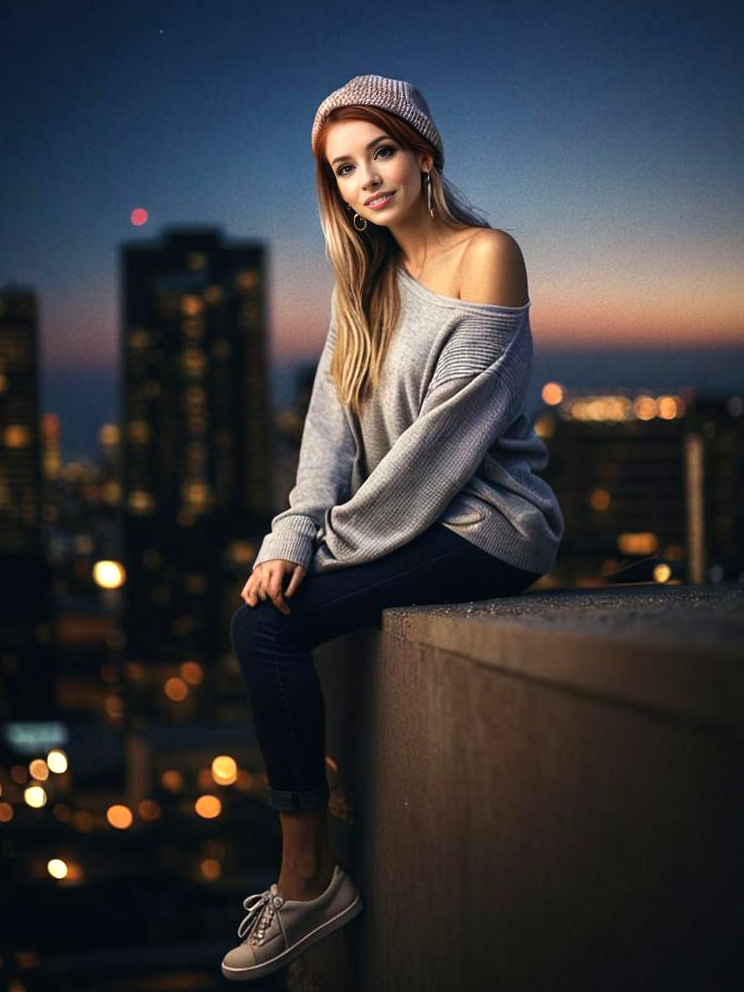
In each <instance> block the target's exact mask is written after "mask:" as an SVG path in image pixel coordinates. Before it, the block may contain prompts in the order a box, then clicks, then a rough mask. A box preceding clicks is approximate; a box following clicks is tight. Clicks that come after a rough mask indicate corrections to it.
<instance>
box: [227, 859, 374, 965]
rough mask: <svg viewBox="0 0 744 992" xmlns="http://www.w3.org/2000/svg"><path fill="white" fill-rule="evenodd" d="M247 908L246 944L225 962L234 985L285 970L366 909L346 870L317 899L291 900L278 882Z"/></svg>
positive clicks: (252, 898)
mask: <svg viewBox="0 0 744 992" xmlns="http://www.w3.org/2000/svg"><path fill="white" fill-rule="evenodd" d="M243 906H244V907H245V909H247V910H248V915H247V916H246V917H245V919H244V920H243V921H242V923H241V924H240V926H239V927H238V937H242V938H243V942H242V943H241V944H240V945H239V946H238V947H234V948H233V949H232V950H231V951H228V952H227V954H226V955H225V957H224V958H223V959H222V974H223V975H224V976H225V978H229V979H231V980H232V981H234V982H250V981H251V980H252V979H254V978H263V977H264V975H268V974H269V973H270V972H272V971H277V970H278V969H279V968H283V967H284V966H285V965H287V964H289V962H290V961H293V960H294V959H295V958H296V957H297V956H298V955H299V954H302V952H303V951H304V950H306V949H307V948H308V947H310V946H311V945H312V944H314V943H315V942H316V941H318V940H322V939H323V937H327V936H328V934H329V933H333V931H334V930H338V929H339V928H340V927H342V926H344V924H345V923H348V922H349V921H350V920H353V919H354V917H355V916H358V915H359V913H361V911H362V909H363V908H364V907H363V904H362V899H361V896H360V895H359V890H358V889H357V887H356V885H354V883H353V882H352V880H351V878H349V876H348V875H347V874H346V872H345V871H344V869H343V868H342V867H341V866H340V865H335V867H334V869H333V877H332V878H331V881H330V882H329V884H328V888H327V889H326V890H325V892H321V894H320V895H319V896H317V897H316V898H315V899H308V900H304V899H285V898H284V896H283V895H281V893H280V892H279V890H278V889H277V886H276V883H274V884H273V885H272V886H271V888H269V889H266V891H265V892H261V893H258V894H256V895H252V896H248V897H247V898H246V899H244V901H243Z"/></svg>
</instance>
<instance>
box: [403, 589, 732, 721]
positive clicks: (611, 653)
mask: <svg viewBox="0 0 744 992" xmlns="http://www.w3.org/2000/svg"><path fill="white" fill-rule="evenodd" d="M384 631H385V633H386V634H388V635H390V636H392V637H399V638H401V639H404V640H409V641H414V642H416V643H418V644H421V645H427V646H429V647H431V648H438V649H440V650H443V651H448V652H451V653H452V654H461V655H466V656H467V657H468V658H469V659H470V660H471V661H473V662H481V663H483V664H486V665H489V666H491V667H493V668H496V669H499V670H500V671H501V672H502V673H504V674H507V673H511V674H512V675H515V676H522V677H529V678H531V679H540V680H544V681H547V682H551V683H554V684H556V685H562V686H565V687H572V688H573V689H575V690H577V691H580V692H584V693H589V694H600V695H611V696H613V697H614V698H615V699H616V700H618V701H623V700H624V701H625V702H628V703H631V704H633V705H636V706H644V707H653V708H656V709H658V710H660V711H664V712H667V713H668V714H669V715H670V716H672V715H674V716H677V717H679V718H680V719H688V720H692V721H696V722H700V723H707V724H710V725H711V726H719V727H721V728H726V729H729V730H731V731H733V732H739V733H742V732H744V668H743V667H742V663H743V662H744V588H742V587H741V586H737V585H735V584H727V585H726V586H718V587H713V586H676V587H661V588H659V587H652V588H648V587H643V588H638V587H629V588H626V589H618V590H607V591H605V590H599V591H593V592H585V591H573V590H570V591H566V592H562V593H554V592H551V593H538V592H536V593H527V594H526V595H524V596H519V597H514V598H513V599H503V600H491V601H487V602H480V603H471V604H458V605H455V606H436V607H423V606H422V607H414V608H407V609H394V610H386V611H385V623H384Z"/></svg>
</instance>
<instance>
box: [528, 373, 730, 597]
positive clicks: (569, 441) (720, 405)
mask: <svg viewBox="0 0 744 992" xmlns="http://www.w3.org/2000/svg"><path fill="white" fill-rule="evenodd" d="M543 395H544V398H545V401H546V403H547V404H548V406H547V407H546V409H545V410H544V411H543V413H541V414H540V415H539V416H538V417H537V418H536V420H535V428H536V430H537V432H538V434H540V435H541V436H542V437H543V438H544V439H545V440H546V441H547V442H548V443H549V445H550V462H549V466H548V469H547V471H546V473H545V474H546V478H548V479H549V481H550V483H551V485H552V486H553V487H554V489H555V491H556V495H557V496H558V499H559V501H560V504H561V507H562V510H563V514H564V518H565V524H566V529H565V535H564V539H563V542H562V545H561V549H560V553H559V560H558V562H557V566H558V568H559V570H560V575H561V580H562V581H564V582H565V583H566V584H571V583H572V579H576V578H580V577H582V576H583V577H585V578H587V579H590V578H591V577H592V576H596V577H599V576H606V577H609V576H612V575H613V574H617V575H618V576H620V575H626V574H627V579H628V581H634V580H636V576H638V577H641V576H642V574H643V570H642V569H637V568H636V565H638V564H640V563H641V560H643V559H646V560H647V562H648V563H649V565H650V566H651V568H650V569H649V578H650V577H651V575H652V574H653V566H654V565H655V563H657V562H659V561H662V562H666V563H667V564H668V565H669V566H671V569H672V571H673V572H674V573H675V575H676V578H677V579H678V580H679V581H684V582H704V581H708V582H716V581H722V580H727V579H728V580H732V579H736V578H737V577H738V576H739V575H740V574H741V573H742V570H744V403H743V402H742V398H741V397H738V396H732V397H728V398H723V399H716V398H714V397H703V396H699V395H697V394H696V393H695V392H694V391H692V390H683V391H682V392H681V393H680V394H664V395H656V394H654V393H653V392H651V391H647V390H643V389H638V390H633V389H616V390H613V391H592V390H591V389H584V390H579V389H564V388H563V387H562V386H561V385H560V384H558V383H548V384H547V385H546V386H545V387H544V390H543ZM629 568H630V569H631V570H630V571H627V572H626V570H628V569H629ZM656 574H657V577H658V575H662V576H664V575H666V570H662V572H660V573H656ZM657 580H658V578H657ZM662 581H665V579H663V578H662Z"/></svg>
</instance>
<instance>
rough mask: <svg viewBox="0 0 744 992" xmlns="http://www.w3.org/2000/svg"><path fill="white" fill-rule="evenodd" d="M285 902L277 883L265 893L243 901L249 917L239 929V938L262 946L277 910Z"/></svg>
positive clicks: (242, 922) (248, 897)
mask: <svg viewBox="0 0 744 992" xmlns="http://www.w3.org/2000/svg"><path fill="white" fill-rule="evenodd" d="M283 902H284V896H281V895H279V890H278V888H277V883H276V882H274V883H273V884H272V885H271V887H270V888H268V889H265V890H264V891H263V892H259V893H256V894H255V895H252V896H247V897H246V898H245V899H244V900H243V908H244V909H247V910H248V915H247V916H246V917H245V919H244V920H242V921H241V923H240V926H239V927H238V937H245V938H246V939H248V938H249V939H250V940H251V942H252V943H254V944H260V943H261V941H262V940H263V938H264V934H265V933H266V931H267V930H268V928H269V927H270V926H271V921H272V920H273V918H274V914H275V912H276V910H277V909H278V908H279V907H280V906H281V905H282V903H283Z"/></svg>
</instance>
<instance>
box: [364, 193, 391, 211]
mask: <svg viewBox="0 0 744 992" xmlns="http://www.w3.org/2000/svg"><path fill="white" fill-rule="evenodd" d="M394 196H395V190H393V192H392V193H391V194H390V196H386V197H385V199H384V200H381V201H380V202H379V203H368V204H367V206H368V207H369V209H370V210H382V208H383V207H386V206H387V205H388V203H390V201H391V200H392V198H393V197H394Z"/></svg>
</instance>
